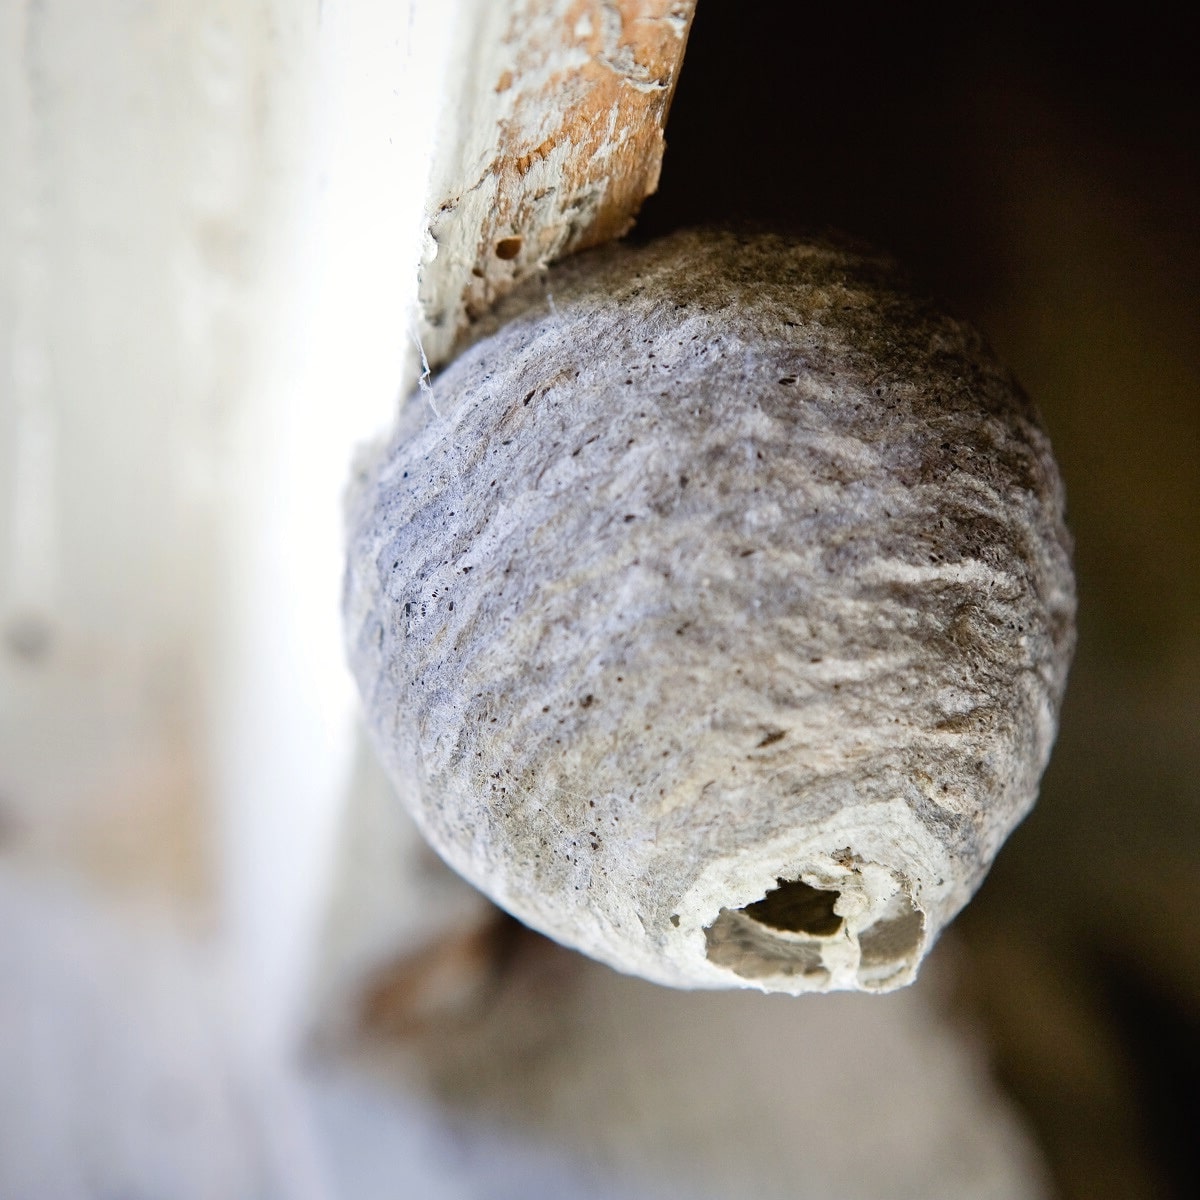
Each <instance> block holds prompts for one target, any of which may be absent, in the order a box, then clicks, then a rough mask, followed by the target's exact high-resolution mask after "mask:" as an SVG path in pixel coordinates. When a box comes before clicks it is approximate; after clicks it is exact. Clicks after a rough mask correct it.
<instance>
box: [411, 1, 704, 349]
mask: <svg viewBox="0 0 1200 1200" xmlns="http://www.w3.org/2000/svg"><path fill="white" fill-rule="evenodd" d="M471 10H474V11H473V14H472V15H473V16H474V17H475V21H474V30H475V36H474V37H473V38H472V39H471V40H470V41H469V42H468V43H466V44H465V45H464V47H463V50H462V52H461V53H460V54H459V55H458V56H457V57H456V60H455V63H454V65H453V66H452V68H451V79H450V86H449V88H448V97H449V103H450V104H451V105H452V112H451V113H450V114H449V115H448V119H447V121H446V127H445V129H444V131H443V134H442V137H441V139H440V143H439V148H438V150H437V151H436V152H435V162H434V169H433V178H432V180H431V191H430V204H429V208H428V214H429V220H428V234H429V236H428V238H427V241H426V249H425V256H424V260H423V262H422V265H421V280H420V314H419V321H418V328H419V333H420V337H421V342H422V346H423V348H424V351H425V353H426V355H427V357H428V360H429V363H430V365H432V366H435V367H436V366H438V365H439V364H440V363H442V362H444V361H445V360H446V359H447V357H448V356H449V355H450V353H451V351H452V349H453V346H454V343H455V340H456V338H457V337H458V335H459V333H460V332H461V331H462V330H463V329H464V328H465V326H466V325H467V324H468V323H469V322H470V321H471V319H472V318H473V317H475V316H477V315H478V314H479V313H481V312H483V311H486V310H487V309H488V308H489V307H490V306H491V304H492V303H493V302H494V301H495V300H496V299H498V298H499V297H500V296H502V295H504V294H506V293H507V292H508V291H510V290H511V288H512V287H513V286H514V285H515V284H516V283H517V282H518V281H520V280H521V279H524V278H525V277H526V276H528V275H529V274H531V273H532V272H534V271H536V270H537V269H538V268H539V267H541V266H543V265H545V264H546V263H548V262H551V261H553V260H555V259H557V258H561V257H562V256H563V255H565V254H569V253H571V252H573V251H575V250H582V249H586V248H587V247H589V246H595V245H598V244H600V243H602V242H605V241H608V240H610V239H612V238H616V237H620V236H621V235H623V234H624V233H626V232H627V231H628V230H629V228H630V227H631V226H632V224H633V221H634V217H635V216H636V214H637V211H638V208H639V207H640V205H641V203H642V201H643V200H644V199H645V197H646V196H648V195H649V194H650V193H651V192H653V191H654V189H655V188H656V187H657V186H658V176H659V168H660V166H661V163H662V156H663V151H664V148H665V142H664V138H663V130H664V127H665V125H666V119H667V110H668V108H669V107H670V103H671V97H672V94H673V92H674V89H675V82H676V79H677V78H678V73H679V67H680V64H681V63H682V61H683V52H684V47H685V44H686V41H687V34H688V29H689V27H690V24H691V19H692V14H693V12H694V10H695V0H507V2H506V3H502V4H497V3H494V2H493V0H473V3H469V4H466V5H464V16H466V15H468V14H470V13H471Z"/></svg>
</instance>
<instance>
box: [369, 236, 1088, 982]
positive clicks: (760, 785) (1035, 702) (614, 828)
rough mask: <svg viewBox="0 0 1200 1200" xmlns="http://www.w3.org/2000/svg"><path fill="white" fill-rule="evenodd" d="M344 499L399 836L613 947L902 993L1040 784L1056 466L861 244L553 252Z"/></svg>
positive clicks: (679, 973)
mask: <svg viewBox="0 0 1200 1200" xmlns="http://www.w3.org/2000/svg"><path fill="white" fill-rule="evenodd" d="M350 520H351V529H350V540H351V546H350V560H349V572H348V582H347V600H346V605H347V619H348V637H349V645H350V654H351V659H352V663H353V666H354V669H355V672H356V674H357V677H358V681H359V684H360V687H361V690H362V694H363V697H364V700H365V705H366V710H367V714H368V718H369V721H370V725H371V727H372V729H373V732H374V737H375V740H376V742H377V745H378V747H379V750H380V752H381V754H382V756H383V758H384V760H385V763H386V765H387V767H388V770H389V772H390V774H391V777H392V779H393V780H394V782H395V783H396V785H397V787H398V788H399V789H400V791H401V793H402V795H403V796H404V797H405V798H406V802H407V803H408V805H409V806H410V808H411V809H412V811H413V813H414V815H415V816H416V818H417V820H418V822H419V823H420V825H421V827H422V829H423V830H424V832H425V835H426V836H427V837H428V839H429V841H430V842H431V843H432V844H433V845H434V846H435V847H436V848H437V850H438V851H439V852H440V853H441V854H442V855H443V856H444V857H445V858H446V860H447V861H448V862H449V863H450V864H451V865H452V866H453V867H455V868H456V869H457V870H458V871H459V872H461V873H462V874H463V875H465V876H466V877H467V878H468V879H469V880H471V881H472V882H473V883H475V884H476V885H477V886H478V887H480V888H481V889H482V890H483V891H484V892H486V893H487V894H488V895H489V896H491V897H492V898H493V899H494V900H495V901H496V902H497V903H498V904H500V905H502V906H503V907H504V908H506V909H508V910H509V911H510V912H511V913H513V914H515V915H516V916H518V917H519V918H521V920H523V921H525V922H526V923H528V924H529V925H531V926H533V927H534V928H536V929H539V930H541V931H543V932H545V933H547V934H549V935H550V936H551V937H554V938H556V939H558V940H559V941H561V942H564V943H566V944H568V945H571V946H575V947H577V948H578V949H580V950H582V951H584V952H585V953H588V954H590V955H592V956H594V957H596V958H598V959H601V960H603V961H604V962H607V963H610V964H612V965H613V966H614V967H617V968H619V969H620V970H623V971H628V972H632V973H635V974H638V975H641V976H644V977H645V978H647V979H652V980H656V981H658V982H661V983H665V984H671V985H674V986H678V987H731V986H752V987H758V988H761V989H763V990H765V991H782V992H804V991H825V990H828V989H832V988H858V989H867V990H887V989H890V988H893V987H897V986H899V985H901V984H903V983H906V982H908V981H909V980H911V979H912V977H913V975H914V972H915V969H916V967H917V964H918V963H919V961H920V959H921V958H922V956H923V955H924V953H925V952H926V950H927V949H928V947H929V946H930V944H931V943H932V941H933V939H934V938H935V936H936V935H937V933H938V931H939V930H940V929H941V928H942V927H943V926H944V925H945V924H946V923H947V921H949V920H950V919H951V917H953V916H954V914H955V913H956V912H957V911H958V910H959V909H960V908H961V907H962V905H963V904H964V903H966V901H967V900H968V899H969V898H970V896H971V894H972V892H973V890H974V889H975V888H976V887H977V886H978V884H979V883H980V881H981V880H982V878H983V876H984V874H985V873H986V871H987V869H988V866H989V864H990V863H991V861H992V859H993V857H994V856H995V854H996V852H997V851H998V849H999V847H1000V845H1001V843H1002V842H1003V841H1004V839H1005V837H1006V836H1007V835H1008V834H1009V832H1010V831H1011V830H1012V829H1013V827H1014V826H1015V825H1016V824H1017V822H1018V821H1020V819H1021V818H1022V817H1023V816H1024V814H1025V813H1026V812H1027V810H1028V809H1029V807H1030V805H1031V804H1032V803H1033V800H1034V797H1035V794H1036V791H1037V785H1038V780H1039V777H1040V775H1041V772H1042V770H1043V768H1044V767H1045V764H1046V760H1047V756H1048V755H1049V753H1050V747H1051V743H1052V742H1053V739H1054V734H1055V725H1056V718H1057V713H1058V708H1059V702H1060V700H1061V697H1062V692H1063V685H1064V680H1065V676H1066V671H1067V665H1068V661H1069V658H1070V653H1071V647H1072V642H1073V632H1072V621H1073V613H1074V592H1073V584H1072V576H1071V567H1070V549H1069V538H1068V535H1067V532H1066V529H1065V527H1064V524H1063V491H1062V485H1061V482H1060V480H1059V475H1058V471H1057V469H1056V467H1055V464H1054V461H1053V458H1052V457H1051V452H1050V446H1049V443H1048V441H1047V439H1046V436H1045V434H1044V433H1043V432H1042V431H1041V429H1040V428H1039V426H1038V423H1037V418H1036V415H1035V413H1034V411H1033V409H1032V407H1031V406H1030V404H1029V402H1028V401H1027V400H1026V399H1025V397H1024V396H1023V395H1022V393H1021V391H1020V390H1019V388H1018V387H1017V386H1016V384H1015V383H1014V382H1013V379H1012V377H1011V376H1010V374H1009V373H1008V371H1006V370H1005V369H1004V367H1002V366H1001V365H1000V364H999V363H998V362H997V361H996V360H995V359H994V358H993V357H992V355H991V354H990V353H989V352H988V350H987V349H986V348H985V346H984V345H983V343H982V341H981V339H980V338H979V336H978V335H977V334H976V333H975V332H973V331H972V330H971V329H970V328H969V327H967V326H965V325H963V324H961V323H960V322H958V321H955V320H952V319H950V318H948V317H946V316H944V315H942V314H941V313H939V312H938V311H937V310H936V309H934V308H932V307H930V306H929V305H927V304H925V303H924V302H922V301H920V300H916V299H914V298H912V297H911V296H910V295H909V294H908V293H907V292H906V291H905V290H904V287H903V285H902V282H901V281H900V280H899V279H898V277H897V275H896V272H895V269H894V267H893V266H892V264H891V263H890V262H889V261H888V260H885V259H882V258H878V257H873V256H871V255H869V254H863V253H860V252H857V251H852V250H848V249H846V248H843V247H839V246H836V245H832V244H827V243H808V242H803V241H797V240H792V239H788V238H783V237H777V236H760V237H743V236H739V235H736V234H731V233H722V232H712V231H701V232H693V233H686V234H681V235H677V236H674V237H671V238H668V239H666V240H664V241H662V242H660V243H658V244H655V245H651V246H647V247H643V248H638V249H629V248H623V247H615V248H610V249H607V250H604V251H601V252H597V253H593V254H591V255H588V256H584V257H581V258H578V259H576V260H574V261H573V262H571V263H569V264H568V265H565V266H563V267H560V268H557V269H556V270H554V271H552V272H551V273H550V274H549V275H547V276H546V277H545V278H544V279H543V280H542V281H541V282H540V284H539V285H538V286H537V287H535V288H532V289H526V291H525V292H524V293H522V294H520V295H518V296H516V297H514V298H513V300H512V301H510V302H509V303H508V304H507V305H506V307H505V308H504V309H503V310H501V312H500V313H499V314H498V317H497V319H496V322H495V326H494V331H493V332H492V333H491V334H490V336H487V337H486V338H483V339H482V340H479V341H477V342H476V343H475V344H474V345H473V346H471V347H470V348H469V349H468V350H467V351H466V352H464V353H463V354H462V355H461V357H459V358H458V359H457V360H456V361H455V362H454V363H453V364H452V365H451V366H450V367H449V368H448V369H447V370H446V371H445V372H444V373H443V374H442V375H441V376H439V377H438V378H437V379H436V381H435V383H434V386H433V392H432V394H431V395H421V394H418V395H416V396H414V397H413V398H412V399H411V400H410V401H409V402H408V404H407V405H406V407H405V409H404V412H403V414H402V418H401V428H400V429H399V432H398V433H397V435H396V436H395V438H394V439H393V440H392V441H391V443H390V444H389V445H388V446H387V447H386V449H385V450H382V451H380V452H379V453H377V454H376V455H374V456H373V458H372V460H371V461H370V462H368V463H366V464H365V465H364V467H363V469H362V471H361V472H360V475H359V478H358V482H357V485H356V488H355V494H354V497H353V499H352V503H351V517H350Z"/></svg>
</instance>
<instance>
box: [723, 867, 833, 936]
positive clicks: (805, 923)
mask: <svg viewBox="0 0 1200 1200" xmlns="http://www.w3.org/2000/svg"><path fill="white" fill-rule="evenodd" d="M778 883H779V886H778V887H776V888H772V889H771V891H769V892H768V893H767V894H766V895H765V896H764V897H763V898H762V899H761V900H756V901H755V902H754V903H753V904H747V905H746V907H745V908H743V909H739V910H738V911H739V912H743V913H745V914H746V916H748V917H750V918H751V919H752V920H754V921H757V922H758V923H759V924H760V925H766V926H767V927H768V928H770V929H779V930H782V931H783V932H784V933H808V934H811V935H812V936H813V937H829V936H830V935H831V934H834V933H837V931H838V930H839V929H841V927H842V918H841V917H839V916H838V915H837V913H835V912H834V911H833V907H834V905H835V904H837V902H838V900H839V899H840V898H841V893H840V892H835V891H830V890H829V889H828V888H815V887H813V886H812V885H811V884H807V883H805V882H804V881H803V880H800V879H780V880H778Z"/></svg>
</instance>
